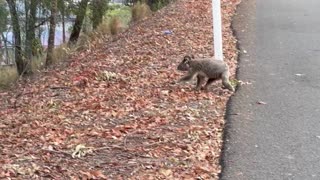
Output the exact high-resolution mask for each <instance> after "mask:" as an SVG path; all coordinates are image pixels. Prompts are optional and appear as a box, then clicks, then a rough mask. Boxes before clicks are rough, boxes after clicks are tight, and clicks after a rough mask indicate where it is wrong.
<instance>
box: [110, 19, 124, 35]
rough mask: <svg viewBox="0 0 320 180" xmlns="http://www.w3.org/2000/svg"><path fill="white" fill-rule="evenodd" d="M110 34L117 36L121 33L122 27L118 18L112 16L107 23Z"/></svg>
mask: <svg viewBox="0 0 320 180" xmlns="http://www.w3.org/2000/svg"><path fill="white" fill-rule="evenodd" d="M109 27H110V32H111V34H112V35H115V34H118V33H119V32H121V31H122V29H123V26H122V23H121V20H120V18H119V17H117V16H114V17H112V18H111V19H110V22H109Z"/></svg>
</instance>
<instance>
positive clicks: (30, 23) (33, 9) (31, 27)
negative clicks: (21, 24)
mask: <svg viewBox="0 0 320 180" xmlns="http://www.w3.org/2000/svg"><path fill="white" fill-rule="evenodd" d="M26 3H27V2H26ZM37 6H38V0H31V2H30V7H29V8H28V9H29V11H30V12H29V13H28V12H26V13H27V16H26V18H27V20H26V22H27V24H26V26H27V27H26V29H27V31H26V47H25V54H26V57H27V61H28V66H27V69H28V71H29V70H31V61H32V50H33V49H32V47H33V42H34V40H35V30H36V29H35V25H36V21H37V17H36V14H37ZM26 7H27V5H26Z"/></svg>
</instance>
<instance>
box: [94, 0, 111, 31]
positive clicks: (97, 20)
mask: <svg viewBox="0 0 320 180" xmlns="http://www.w3.org/2000/svg"><path fill="white" fill-rule="evenodd" d="M91 4H92V27H93V29H96V28H97V27H98V26H99V24H101V23H102V20H103V15H104V13H105V12H106V10H107V6H108V1H107V0H92V3H91Z"/></svg>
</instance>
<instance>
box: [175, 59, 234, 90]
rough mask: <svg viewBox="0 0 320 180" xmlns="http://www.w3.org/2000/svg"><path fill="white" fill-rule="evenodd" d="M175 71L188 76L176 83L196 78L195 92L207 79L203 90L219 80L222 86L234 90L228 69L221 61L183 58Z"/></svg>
mask: <svg viewBox="0 0 320 180" xmlns="http://www.w3.org/2000/svg"><path fill="white" fill-rule="evenodd" d="M177 69H178V70H180V71H188V74H187V75H186V76H184V77H182V78H181V79H180V80H179V81H178V82H181V81H190V80H191V79H193V78H194V77H195V76H196V77H197V85H196V88H195V89H196V90H199V89H200V88H201V85H202V84H203V82H205V79H206V78H207V79H208V80H207V81H206V82H205V86H204V88H203V89H207V88H208V86H209V85H210V84H211V83H212V82H214V81H216V80H219V79H221V80H222V84H223V86H225V87H226V88H227V89H229V90H230V91H234V88H233V87H232V85H231V84H230V81H229V76H230V74H229V67H228V65H227V64H226V63H225V62H223V61H220V60H216V59H213V58H197V59H195V58H193V56H185V57H184V58H183V60H182V62H181V63H180V64H179V65H178V68H177Z"/></svg>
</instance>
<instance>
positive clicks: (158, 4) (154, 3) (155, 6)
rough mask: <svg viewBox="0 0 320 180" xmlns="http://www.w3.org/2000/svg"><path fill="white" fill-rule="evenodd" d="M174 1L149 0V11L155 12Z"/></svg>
mask: <svg viewBox="0 0 320 180" xmlns="http://www.w3.org/2000/svg"><path fill="white" fill-rule="evenodd" d="M172 1H174V0H151V2H150V4H149V6H151V10H153V11H157V10H159V9H161V8H163V7H165V6H166V5H168V4H169V3H170V2H172Z"/></svg>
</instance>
